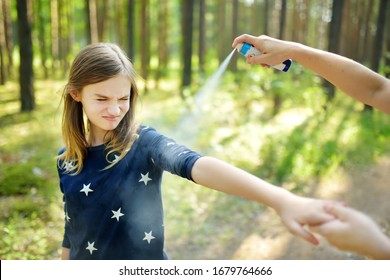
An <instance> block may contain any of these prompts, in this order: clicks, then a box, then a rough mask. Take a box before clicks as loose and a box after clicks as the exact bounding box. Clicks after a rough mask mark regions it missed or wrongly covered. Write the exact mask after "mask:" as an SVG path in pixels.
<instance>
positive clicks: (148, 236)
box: [142, 231, 156, 244]
mask: <svg viewBox="0 0 390 280" xmlns="http://www.w3.org/2000/svg"><path fill="white" fill-rule="evenodd" d="M152 232H153V231H150V232H149V233H146V232H144V233H145V237H144V239H142V240H146V241H148V244H150V241H152V239H155V238H156V237H154V236H153V235H152Z"/></svg>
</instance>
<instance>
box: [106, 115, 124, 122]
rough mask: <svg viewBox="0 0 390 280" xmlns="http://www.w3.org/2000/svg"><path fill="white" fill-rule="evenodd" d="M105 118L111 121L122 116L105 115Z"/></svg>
mask: <svg viewBox="0 0 390 280" xmlns="http://www.w3.org/2000/svg"><path fill="white" fill-rule="evenodd" d="M103 119H105V120H107V121H109V122H115V121H118V120H119V119H120V116H103Z"/></svg>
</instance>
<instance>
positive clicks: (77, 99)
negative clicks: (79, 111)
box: [69, 90, 81, 102]
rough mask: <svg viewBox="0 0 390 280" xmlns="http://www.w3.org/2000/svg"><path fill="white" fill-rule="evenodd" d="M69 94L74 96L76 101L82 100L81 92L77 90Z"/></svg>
mask: <svg viewBox="0 0 390 280" xmlns="http://www.w3.org/2000/svg"><path fill="white" fill-rule="evenodd" d="M69 94H70V96H72V98H73V100H74V101H76V102H80V101H81V97H80V93H79V92H78V91H77V90H72V91H71V92H70V93H69Z"/></svg>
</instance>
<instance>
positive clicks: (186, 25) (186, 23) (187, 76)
mask: <svg viewBox="0 0 390 280" xmlns="http://www.w3.org/2000/svg"><path fill="white" fill-rule="evenodd" d="M182 5H183V13H182V15H183V18H182V45H183V63H184V65H183V72H182V91H181V93H182V98H183V99H184V95H183V90H184V88H185V87H187V86H189V85H191V76H192V75H191V74H192V30H193V10H194V0H183V1H182Z"/></svg>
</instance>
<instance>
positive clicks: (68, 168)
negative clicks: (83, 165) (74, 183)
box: [65, 161, 74, 172]
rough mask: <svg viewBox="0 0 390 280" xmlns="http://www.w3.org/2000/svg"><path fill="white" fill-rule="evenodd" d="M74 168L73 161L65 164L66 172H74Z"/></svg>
mask: <svg viewBox="0 0 390 280" xmlns="http://www.w3.org/2000/svg"><path fill="white" fill-rule="evenodd" d="M73 167H74V165H73V162H71V161H68V162H65V171H66V172H69V171H70V170H72V168H73Z"/></svg>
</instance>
